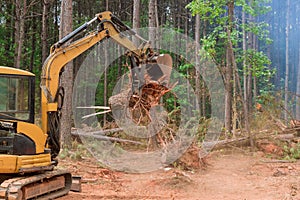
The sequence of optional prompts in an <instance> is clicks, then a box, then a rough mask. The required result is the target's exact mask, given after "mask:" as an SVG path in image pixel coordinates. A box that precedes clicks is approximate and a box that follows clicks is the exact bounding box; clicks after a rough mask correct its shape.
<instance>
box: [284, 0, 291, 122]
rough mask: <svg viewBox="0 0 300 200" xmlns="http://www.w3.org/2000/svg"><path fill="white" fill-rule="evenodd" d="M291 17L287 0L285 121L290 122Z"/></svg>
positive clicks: (288, 0)
mask: <svg viewBox="0 0 300 200" xmlns="http://www.w3.org/2000/svg"><path fill="white" fill-rule="evenodd" d="M289 15H290V0H287V9H286V28H285V31H286V36H285V82H284V108H285V111H284V120H285V122H286V123H287V121H288V89H289V26H290V24H289Z"/></svg>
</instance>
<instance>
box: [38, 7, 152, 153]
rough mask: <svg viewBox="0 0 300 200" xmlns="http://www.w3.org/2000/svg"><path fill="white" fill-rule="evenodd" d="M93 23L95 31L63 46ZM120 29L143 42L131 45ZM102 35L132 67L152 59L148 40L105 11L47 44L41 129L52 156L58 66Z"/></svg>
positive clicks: (56, 139)
mask: <svg viewBox="0 0 300 200" xmlns="http://www.w3.org/2000/svg"><path fill="white" fill-rule="evenodd" d="M95 22H98V26H97V27H98V29H97V30H96V31H92V32H90V33H88V34H87V35H86V36H85V37H83V38H81V39H78V40H76V41H71V43H70V44H68V45H65V44H66V43H67V42H68V41H70V40H71V39H72V38H74V37H75V36H77V35H78V34H80V33H81V32H82V31H84V30H86V29H87V28H88V27H89V26H90V25H91V24H92V23H95ZM124 31H127V32H128V33H130V34H131V35H134V36H136V37H138V38H140V39H141V40H142V41H143V43H142V44H141V46H139V47H136V46H135V44H134V43H133V42H132V41H130V40H129V39H128V38H127V37H126V36H125V35H124ZM105 38H112V39H113V40H114V41H115V42H116V43H118V44H119V45H121V46H123V47H124V48H126V49H127V50H128V52H127V56H129V57H130V60H131V65H132V66H131V67H132V68H133V67H135V66H139V65H140V64H146V63H149V62H155V61H154V60H153V57H154V56H153V55H154V54H155V53H154V52H153V51H152V49H151V48H150V44H149V42H148V41H146V40H144V39H143V38H141V37H140V36H139V35H137V34H136V33H135V32H134V31H133V30H131V29H130V28H129V27H127V26H126V25H125V24H123V23H122V22H121V21H120V20H119V19H118V18H117V17H116V16H114V15H113V14H112V13H111V12H109V11H106V12H102V13H99V14H97V15H96V17H95V18H94V19H92V20H91V21H89V22H86V23H85V24H83V25H82V26H80V27H79V28H77V29H76V30H74V31H73V32H71V33H70V34H68V35H67V36H65V37H64V38H62V39H61V40H60V41H58V42H57V43H56V44H54V45H53V46H52V47H51V51H50V55H49V57H48V58H47V60H46V61H45V63H44V66H43V71H42V77H41V89H42V130H43V131H44V133H47V134H48V135H49V137H50V141H49V146H50V149H51V151H52V152H53V155H52V156H53V157H56V155H57V154H58V153H59V146H60V142H59V135H60V131H59V128H58V127H59V110H60V109H61V107H62V102H63V100H62V99H63V89H62V88H60V87H59V80H60V74H61V72H62V69H63V67H64V66H65V65H66V64H67V63H68V62H70V61H71V60H73V59H74V58H76V57H77V56H79V55H81V54H82V53H84V52H86V51H87V50H88V49H90V48H91V47H93V46H94V45H95V44H97V43H98V42H100V41H102V40H104V39H105Z"/></svg>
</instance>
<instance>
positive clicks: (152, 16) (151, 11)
mask: <svg viewBox="0 0 300 200" xmlns="http://www.w3.org/2000/svg"><path fill="white" fill-rule="evenodd" d="M155 1H156V0H149V12H148V18H149V41H150V42H151V44H152V45H155V38H156V36H155V33H156V31H155V27H156V22H155V21H156V20H155Z"/></svg>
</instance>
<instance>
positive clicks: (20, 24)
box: [14, 0, 27, 68]
mask: <svg viewBox="0 0 300 200" xmlns="http://www.w3.org/2000/svg"><path fill="white" fill-rule="evenodd" d="M15 6H16V8H15V9H16V13H15V14H16V17H15V18H16V19H15V43H16V48H15V62H14V65H15V67H16V68H21V60H22V49H23V44H24V36H25V30H24V29H25V16H26V13H27V1H26V0H16V1H15Z"/></svg>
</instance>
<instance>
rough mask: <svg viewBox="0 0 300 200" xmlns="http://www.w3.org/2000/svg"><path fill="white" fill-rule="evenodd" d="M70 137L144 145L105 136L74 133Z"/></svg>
mask: <svg viewBox="0 0 300 200" xmlns="http://www.w3.org/2000/svg"><path fill="white" fill-rule="evenodd" d="M71 135H73V136H79V137H90V138H95V139H99V140H109V141H114V142H124V143H132V144H139V145H144V143H142V142H137V141H133V140H127V139H121V138H116V137H109V136H105V135H95V134H87V133H79V132H78V131H77V132H76V133H75V132H71Z"/></svg>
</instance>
